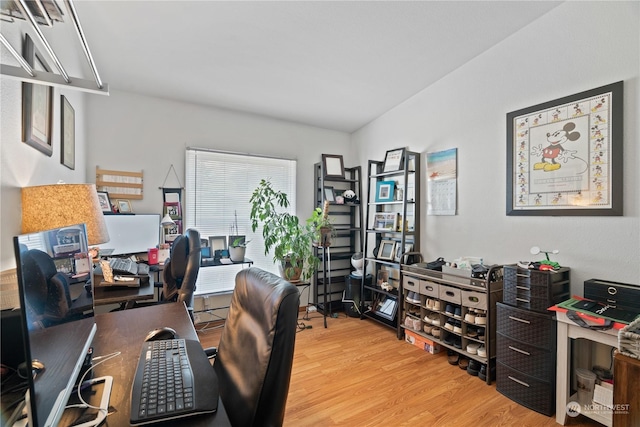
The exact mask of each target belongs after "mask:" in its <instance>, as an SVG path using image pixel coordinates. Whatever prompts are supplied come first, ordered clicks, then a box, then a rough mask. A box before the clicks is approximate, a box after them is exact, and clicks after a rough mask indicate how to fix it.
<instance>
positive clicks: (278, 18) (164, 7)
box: [65, 0, 560, 132]
mask: <svg viewBox="0 0 640 427" xmlns="http://www.w3.org/2000/svg"><path fill="white" fill-rule="evenodd" d="M559 3H560V2H543V1H523V2H518V1H506V2H498V1H466V2H462V1H415V2H404V1H374V2H368V1H336V2H332V1H284V2H280V1H278V2H268V1H259V2H254V1H93V0H92V1H84V0H76V2H75V4H76V8H77V10H78V14H79V16H80V20H81V23H82V26H83V28H84V30H85V33H86V36H87V39H88V42H89V46H90V48H91V51H92V53H93V56H94V58H95V62H96V64H97V66H98V70H99V72H100V76H101V77H102V80H103V81H105V82H107V83H109V85H110V88H111V89H112V90H123V91H131V92H137V93H142V94H147V95H152V96H158V97H162V98H168V99H173V100H180V101H185V102H189V103H195V104H201V105H207V106H216V107H222V108H228V109H232V110H238V111H244V112H249V113H255V114H259V115H264V116H268V117H272V118H278V119H283V120H289V121H293V122H299V123H305V124H309V125H314V126H319V127H322V128H328V129H335V130H339V131H346V132H353V131H355V130H357V129H359V128H360V127H362V126H364V125H365V124H367V123H368V122H370V121H371V120H373V119H375V118H376V117H378V116H380V115H382V114H384V113H385V112H386V111H388V110H389V109H391V108H393V107H394V106H396V105H398V104H399V103H401V102H403V101H404V100H406V99H408V98H409V97H411V96H412V95H414V94H416V93H417V92H419V91H420V90H422V89H424V88H426V87H428V86H429V85H431V84H433V83H434V82H436V81H437V80H439V79H440V78H442V77H443V76H445V75H446V74H448V73H450V72H452V71H454V70H455V69H457V68H458V67H460V66H462V65H463V64H465V63H466V62H468V61H470V60H471V59H473V58H474V57H476V56H478V55H480V54H481V53H483V52H485V51H487V50H488V49H491V47H492V46H494V45H496V44H498V43H500V41H501V40H504V39H505V38H507V37H509V35H511V34H513V33H515V32H517V31H518V30H519V29H521V28H522V27H524V26H526V25H527V24H529V23H530V22H532V21H534V20H536V19H537V18H539V17H540V16H542V15H543V14H545V13H547V12H548V11H549V10H551V9H552V8H554V7H556V6H557V5H558V4H559ZM65 12H66V11H65ZM87 69H88V68H87ZM83 77H84V78H88V79H91V78H92V75H91V74H90V73H87V75H86V76H83Z"/></svg>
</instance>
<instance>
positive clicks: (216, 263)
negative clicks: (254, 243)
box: [200, 258, 253, 267]
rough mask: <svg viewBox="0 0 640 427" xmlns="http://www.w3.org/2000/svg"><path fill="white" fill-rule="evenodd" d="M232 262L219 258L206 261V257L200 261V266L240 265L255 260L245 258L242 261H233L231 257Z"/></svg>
mask: <svg viewBox="0 0 640 427" xmlns="http://www.w3.org/2000/svg"><path fill="white" fill-rule="evenodd" d="M229 261H230V262H220V259H219V258H211V259H209V260H207V261H205V260H204V259H203V260H202V261H200V267H219V266H222V265H238V264H240V265H241V264H249V265H251V264H253V261H252V260H250V259H249V258H245V259H243V260H242V261H237V262H234V261H231V259H229Z"/></svg>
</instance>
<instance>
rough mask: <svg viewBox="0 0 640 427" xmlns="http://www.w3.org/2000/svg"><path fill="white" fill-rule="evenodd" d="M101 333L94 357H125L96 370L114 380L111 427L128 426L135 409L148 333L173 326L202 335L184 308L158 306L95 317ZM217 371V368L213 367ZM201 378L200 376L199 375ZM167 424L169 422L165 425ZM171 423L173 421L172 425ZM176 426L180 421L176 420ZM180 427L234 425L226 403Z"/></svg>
mask: <svg viewBox="0 0 640 427" xmlns="http://www.w3.org/2000/svg"><path fill="white" fill-rule="evenodd" d="M95 320H96V325H97V327H98V330H97V332H96V335H95V338H94V339H93V349H94V351H93V354H94V356H104V355H107V354H110V353H113V352H116V351H119V352H121V354H120V355H119V356H117V357H115V358H113V359H111V360H109V361H107V362H105V363H102V364H100V365H98V366H96V368H95V376H97V377H99V376H105V375H110V376H112V377H113V390H112V392H111V400H110V403H109V404H110V406H111V407H112V408H114V411H110V414H109V416H108V417H107V423H106V425H107V426H128V425H129V413H130V409H131V384H132V382H133V377H134V376H135V371H136V367H137V364H138V357H139V356H140V350H141V348H142V343H143V341H144V338H145V336H146V335H147V333H148V332H149V331H150V330H152V329H155V328H158V327H162V326H169V327H171V328H173V329H175V330H176V332H177V333H178V335H179V336H180V338H185V339H192V340H197V339H198V335H197V334H196V331H195V329H194V327H193V323H192V322H191V318H190V317H189V314H188V313H187V309H186V308H185V306H184V305H182V304H178V303H172V304H158V305H154V306H150V307H140V308H135V309H133V310H125V311H117V312H112V313H104V314H99V315H97V316H96V317H95ZM211 369H213V368H211ZM196 375H197V373H196ZM164 424H166V423H164ZM169 424H171V422H169ZM173 425H176V421H175V420H174V421H173ZM179 425H189V426H230V425H231V424H230V423H229V418H228V416H227V413H226V411H225V409H224V405H223V404H222V400H220V401H219V402H218V411H217V412H216V413H215V414H211V415H196V416H193V417H188V418H184V419H181V420H180V422H179Z"/></svg>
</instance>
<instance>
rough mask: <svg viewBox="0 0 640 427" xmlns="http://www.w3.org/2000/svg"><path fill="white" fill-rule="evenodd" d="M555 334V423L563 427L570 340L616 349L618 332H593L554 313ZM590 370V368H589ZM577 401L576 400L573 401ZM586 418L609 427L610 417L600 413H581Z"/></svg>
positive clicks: (565, 316)
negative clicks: (556, 364) (556, 332)
mask: <svg viewBox="0 0 640 427" xmlns="http://www.w3.org/2000/svg"><path fill="white" fill-rule="evenodd" d="M556 323H557V327H558V334H557V340H558V342H557V343H558V345H557V352H558V354H557V357H558V366H557V371H556V422H557V423H558V424H562V425H564V423H565V422H566V419H567V403H568V402H570V400H569V397H570V396H569V390H570V387H569V381H570V379H571V372H570V371H569V369H570V367H571V351H570V348H571V347H570V345H571V343H570V340H571V339H576V338H584V339H587V340H590V341H593V342H597V343H601V344H606V345H610V346H612V347H616V348H617V347H618V331H617V330H615V329H610V330H608V331H594V330H591V329H587V328H582V327H580V326H578V325H576V324H575V323H573V322H572V321H571V320H569V318H567V315H566V314H565V313H561V312H556ZM589 368H590V367H589ZM573 400H577V399H573ZM583 415H585V416H586V417H589V418H591V419H594V420H596V421H598V422H599V423H602V424H604V425H606V426H611V424H612V415H611V414H608V416H607V415H605V414H600V413H587V414H585V413H583Z"/></svg>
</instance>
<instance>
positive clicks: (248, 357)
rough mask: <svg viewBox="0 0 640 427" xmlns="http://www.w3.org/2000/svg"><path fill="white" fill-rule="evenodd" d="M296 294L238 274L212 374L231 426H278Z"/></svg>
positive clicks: (270, 277)
mask: <svg viewBox="0 0 640 427" xmlns="http://www.w3.org/2000/svg"><path fill="white" fill-rule="evenodd" d="M299 305H300V293H299V292H298V289H297V288H296V287H295V286H294V285H292V284H291V283H289V282H287V281H285V280H284V279H282V278H280V277H278V276H276V275H274V274H271V273H269V272H266V271H264V270H261V269H259V268H257V267H252V268H248V269H245V270H242V271H240V272H239V273H238V274H237V275H236V286H235V289H234V291H233V295H232V297H231V304H230V307H229V313H228V315H227V320H226V323H225V326H224V330H223V332H222V336H221V338H220V344H219V345H218V349H217V355H216V357H215V361H214V363H213V368H214V369H215V371H216V374H217V375H218V381H219V390H220V397H221V399H222V402H223V403H224V406H225V409H226V411H227V414H228V415H229V420H230V421H231V424H232V425H233V426H243V427H244V426H279V425H282V422H283V419H284V412H285V405H286V402H287V395H288V393H289V382H290V379H291V367H292V364H293V350H294V346H295V339H296V327H297V319H298V308H299Z"/></svg>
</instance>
